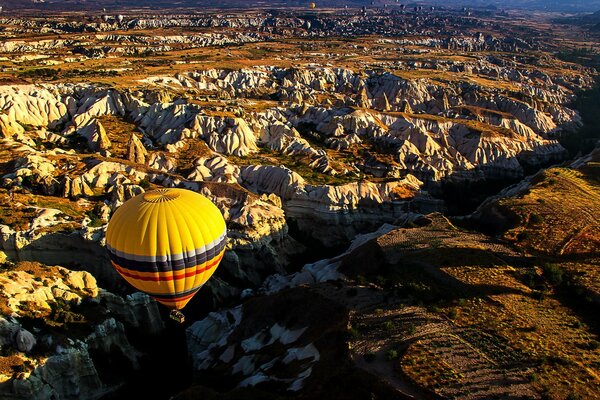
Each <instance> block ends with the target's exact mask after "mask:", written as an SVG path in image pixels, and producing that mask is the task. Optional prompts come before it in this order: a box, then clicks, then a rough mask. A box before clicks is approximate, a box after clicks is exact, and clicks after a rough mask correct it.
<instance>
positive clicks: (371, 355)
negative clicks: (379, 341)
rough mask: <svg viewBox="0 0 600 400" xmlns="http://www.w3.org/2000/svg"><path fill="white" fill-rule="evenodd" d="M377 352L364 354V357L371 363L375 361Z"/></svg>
mask: <svg viewBox="0 0 600 400" xmlns="http://www.w3.org/2000/svg"><path fill="white" fill-rule="evenodd" d="M375 357H376V355H375V353H367V354H365V355H364V356H363V358H364V359H365V361H366V362H368V363H371V362H373V361H375Z"/></svg>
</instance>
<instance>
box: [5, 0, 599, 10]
mask: <svg viewBox="0 0 600 400" xmlns="http://www.w3.org/2000/svg"><path fill="white" fill-rule="evenodd" d="M316 3H317V7H343V6H349V7H358V6H370V5H371V4H372V3H373V4H374V5H375V6H383V5H385V4H388V5H390V6H392V7H393V6H396V1H395V0H375V1H371V0H321V1H316ZM400 3H404V4H407V5H409V6H411V4H412V3H415V2H414V1H409V0H406V1H400ZM418 3H419V4H423V3H425V4H435V5H439V6H446V7H452V6H466V7H470V8H473V7H496V8H519V9H530V10H548V11H560V12H592V11H596V10H598V9H600V0H585V1H582V0H551V1H549V0H450V1H442V0H425V1H418ZM309 4H310V1H304V0H222V1H220V2H214V1H210V0H173V1H169V0H0V6H3V7H4V11H5V12H11V11H13V12H14V11H17V12H19V11H25V10H49V11H50V10H53V11H81V10H102V9H103V8H106V9H107V10H117V9H161V8H162V9H174V8H190V7H192V8H199V9H202V8H207V9H208V8H210V9H215V8H224V9H227V8H255V7H256V8H269V7H308V5H309Z"/></svg>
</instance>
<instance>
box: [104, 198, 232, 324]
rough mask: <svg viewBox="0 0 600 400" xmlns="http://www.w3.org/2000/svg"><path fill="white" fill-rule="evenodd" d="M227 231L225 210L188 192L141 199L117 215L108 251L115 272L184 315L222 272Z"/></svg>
mask: <svg viewBox="0 0 600 400" xmlns="http://www.w3.org/2000/svg"><path fill="white" fill-rule="evenodd" d="M226 242H227V228H226V226H225V221H224V219H223V216H222V215H221V212H220V211H219V209H218V208H217V207H216V206H215V205H214V204H213V203H212V202H211V201H210V200H208V199H207V198H206V197H204V196H202V195H200V194H198V193H195V192H192V191H190V190H185V189H158V190H152V191H148V192H146V193H143V194H140V195H138V196H136V197H134V198H132V199H130V200H128V201H127V202H125V204H123V205H122V206H121V207H119V208H118V209H117V211H116V212H115V213H114V214H113V216H112V218H111V219H110V222H109V223H108V229H107V231H106V247H107V249H108V254H109V257H110V261H111V263H112V265H113V267H114V268H115V269H116V270H117V272H118V273H119V274H120V275H121V276H122V277H123V278H124V279H125V280H126V281H127V282H128V283H130V284H131V285H132V286H133V287H135V288H136V289H138V290H140V291H142V292H144V293H147V294H148V295H150V296H151V297H153V298H154V299H155V300H156V301H158V302H159V303H162V304H163V305H165V306H167V307H168V308H170V309H171V310H172V311H171V317H172V318H173V319H176V320H179V321H180V322H183V321H182V320H183V314H182V313H181V312H179V311H178V310H181V309H182V308H183V307H185V305H186V304H187V303H188V302H189V301H190V300H191V298H192V297H193V296H194V295H195V294H196V292H198V290H200V288H201V287H202V286H203V285H204V284H205V283H206V281H207V280H208V279H209V278H210V277H211V275H212V274H213V273H214V272H215V270H216V269H217V267H218V265H219V262H220V261H221V259H222V258H223V254H224V253H225V245H226Z"/></svg>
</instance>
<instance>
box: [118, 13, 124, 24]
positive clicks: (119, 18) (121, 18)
mask: <svg viewBox="0 0 600 400" xmlns="http://www.w3.org/2000/svg"><path fill="white" fill-rule="evenodd" d="M117 22H118V23H121V22H123V16H122V15H121V14H119V15H117Z"/></svg>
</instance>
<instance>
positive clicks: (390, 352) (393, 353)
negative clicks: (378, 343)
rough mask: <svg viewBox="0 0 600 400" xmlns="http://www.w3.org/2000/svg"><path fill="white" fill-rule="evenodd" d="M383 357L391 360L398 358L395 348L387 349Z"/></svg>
mask: <svg viewBox="0 0 600 400" xmlns="http://www.w3.org/2000/svg"><path fill="white" fill-rule="evenodd" d="M385 358H386V359H387V360H388V361H393V360H395V359H397V358H398V352H397V351H396V350H388V352H387V353H386V355H385Z"/></svg>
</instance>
